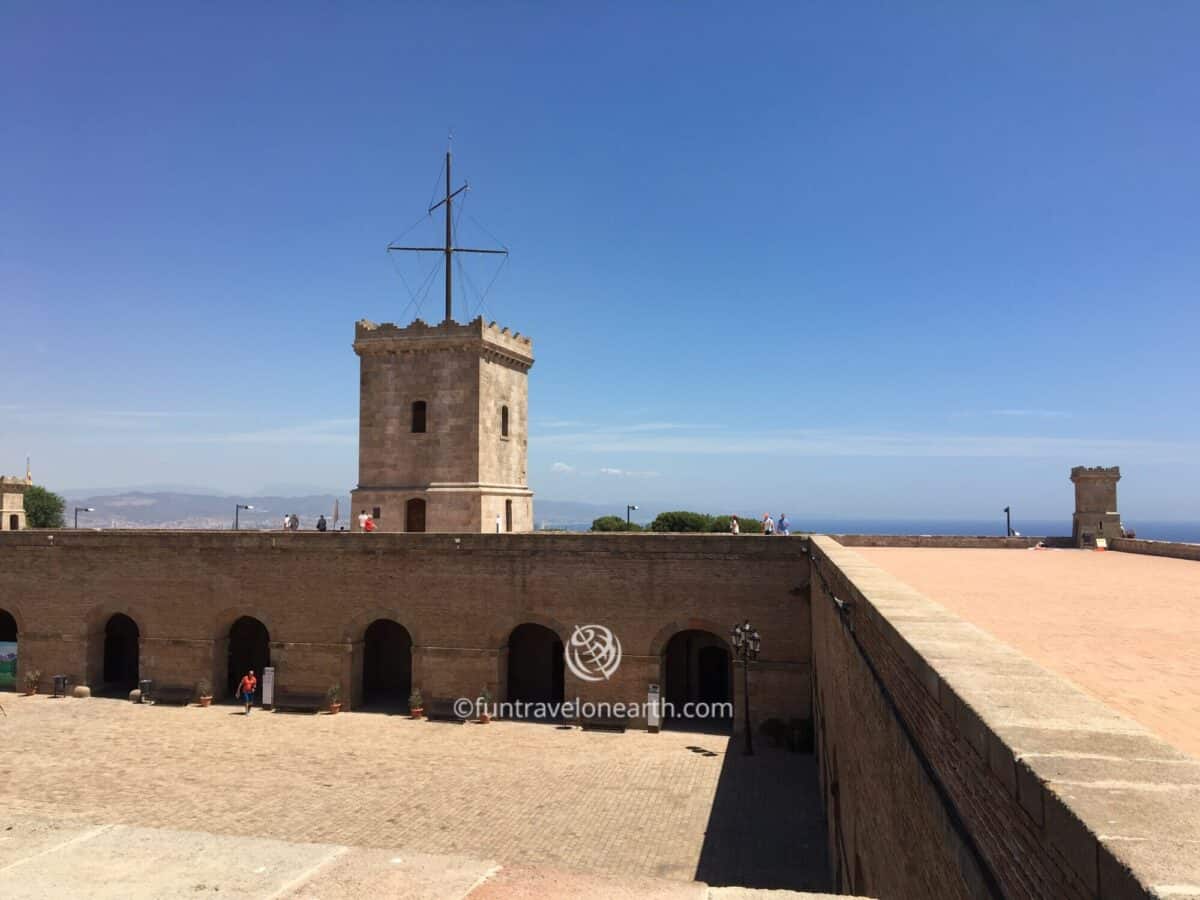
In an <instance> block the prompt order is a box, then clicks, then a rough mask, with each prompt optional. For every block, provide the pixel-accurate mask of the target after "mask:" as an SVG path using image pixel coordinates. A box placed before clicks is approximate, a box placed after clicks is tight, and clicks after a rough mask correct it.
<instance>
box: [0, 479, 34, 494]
mask: <svg viewBox="0 0 1200 900" xmlns="http://www.w3.org/2000/svg"><path fill="white" fill-rule="evenodd" d="M28 487H29V483H28V482H27V481H26V480H25V478H24V477H23V476H20V475H13V476H8V475H0V493H5V494H23V493H25V491H26V490H27V489H28Z"/></svg>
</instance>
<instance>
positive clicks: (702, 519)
mask: <svg viewBox="0 0 1200 900" xmlns="http://www.w3.org/2000/svg"><path fill="white" fill-rule="evenodd" d="M711 523H712V516H710V515H706V514H705V513H698V512H688V511H687V510H674V511H672V512H664V513H659V514H658V515H657V516H656V517H655V519H654V521H653V522H651V523H650V530H651V531H708V530H709V526H710V525H711Z"/></svg>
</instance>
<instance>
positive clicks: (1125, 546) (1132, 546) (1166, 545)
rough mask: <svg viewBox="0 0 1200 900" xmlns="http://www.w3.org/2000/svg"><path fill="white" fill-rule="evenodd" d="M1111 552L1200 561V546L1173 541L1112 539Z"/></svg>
mask: <svg viewBox="0 0 1200 900" xmlns="http://www.w3.org/2000/svg"><path fill="white" fill-rule="evenodd" d="M1108 548H1109V549H1110V550H1120V551H1121V552H1122V553H1145V554H1147V555H1148V556H1170V557H1173V558H1174V559H1194V560H1197V561H1200V544H1181V543H1176V542H1173V541H1143V540H1141V539H1140V538H1112V539H1111V540H1109V542H1108Z"/></svg>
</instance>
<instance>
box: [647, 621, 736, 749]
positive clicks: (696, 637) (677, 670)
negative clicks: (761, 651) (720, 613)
mask: <svg viewBox="0 0 1200 900" xmlns="http://www.w3.org/2000/svg"><path fill="white" fill-rule="evenodd" d="M651 652H652V653H653V654H654V656H656V657H657V658H658V671H659V676H658V680H659V684H660V686H661V697H662V699H663V703H664V707H663V724H664V726H667V725H672V726H674V727H678V728H684V729H686V730H696V731H704V732H715V733H722V734H728V733H730V731H731V729H732V725H733V722H732V717H731V716H730V715H728V714H721V712H724V710H721V711H720V712H718V709H717V708H714V707H713V706H712V704H726V703H728V704H732V703H733V702H734V696H735V689H736V685H735V682H734V666H733V647H732V646H731V644H730V642H729V638H728V637H727V636H726V634H725V629H723V628H721V627H720V626H718V625H717V624H716V623H715V622H712V621H710V620H705V619H685V620H681V621H677V622H672V623H671V624H670V625H668V626H666V627H664V628H663V629H661V630H660V631H659V632H658V634H656V635H655V636H654V640H653V641H652V642H651ZM697 704H704V705H703V706H699V705H697ZM730 711H731V708H730Z"/></svg>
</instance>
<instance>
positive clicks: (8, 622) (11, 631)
mask: <svg viewBox="0 0 1200 900" xmlns="http://www.w3.org/2000/svg"><path fill="white" fill-rule="evenodd" d="M20 640H21V622H20V620H19V619H18V618H17V616H16V614H14V613H12V612H9V611H8V610H7V609H4V608H3V607H0V644H9V643H11V644H12V645H13V646H12V647H8V646H0V690H6V691H15V690H16V689H17V686H18V681H17V665H18V663H19V662H20ZM10 653H15V654H16V658H11V657H10V656H9V654H10Z"/></svg>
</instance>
